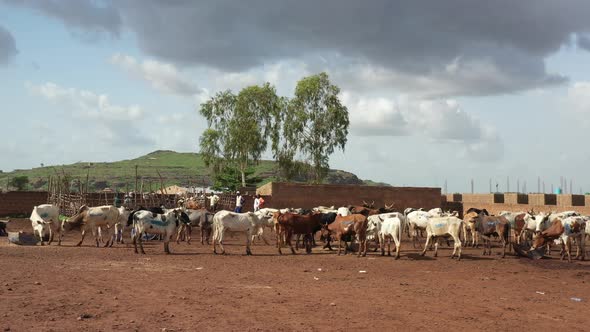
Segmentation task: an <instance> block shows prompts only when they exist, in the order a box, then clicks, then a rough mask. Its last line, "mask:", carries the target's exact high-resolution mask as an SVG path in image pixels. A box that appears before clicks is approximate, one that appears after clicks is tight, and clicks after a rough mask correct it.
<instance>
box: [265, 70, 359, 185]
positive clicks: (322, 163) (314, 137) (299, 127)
mask: <svg viewBox="0 0 590 332" xmlns="http://www.w3.org/2000/svg"><path fill="white" fill-rule="evenodd" d="M339 93H340V89H339V88H338V87H337V86H336V85H333V84H332V83H331V82H330V79H329V77H328V74H326V73H320V74H317V75H313V76H309V77H305V78H303V79H301V80H300V81H299V82H298V83H297V87H296V88H295V96H294V98H293V99H291V101H290V102H289V105H288V111H287V112H286V113H285V114H284V118H283V123H282V133H283V137H282V147H281V149H280V150H279V151H278V152H277V153H276V156H275V157H276V158H277V160H278V162H279V164H280V167H281V168H282V169H283V173H284V174H288V175H292V174H293V172H294V171H299V170H301V165H302V163H303V164H307V165H308V166H309V171H310V173H311V179H312V181H313V182H314V183H321V182H322V180H323V179H324V178H325V177H326V175H327V174H328V170H329V160H330V155H331V154H332V153H334V150H335V149H336V148H339V149H341V150H343V151H344V147H345V145H346V142H347V135H348V126H349V119H348V109H347V108H346V106H344V105H343V104H342V102H341V101H340V99H339V98H338V94H339ZM296 159H301V160H300V161H295V160H296Z"/></svg>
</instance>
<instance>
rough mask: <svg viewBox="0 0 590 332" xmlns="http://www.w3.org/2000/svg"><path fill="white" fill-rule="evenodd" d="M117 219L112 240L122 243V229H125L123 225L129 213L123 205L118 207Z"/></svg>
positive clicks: (125, 223)
mask: <svg viewBox="0 0 590 332" xmlns="http://www.w3.org/2000/svg"><path fill="white" fill-rule="evenodd" d="M118 210H119V220H118V221H117V223H116V224H115V234H114V235H113V236H114V240H115V241H116V242H117V243H124V242H123V231H124V230H125V226H126V225H127V220H128V219H129V215H130V214H131V211H130V210H127V209H126V208H125V207H124V206H121V207H120V208H119V209H118Z"/></svg>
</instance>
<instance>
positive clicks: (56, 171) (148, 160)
mask: <svg viewBox="0 0 590 332" xmlns="http://www.w3.org/2000/svg"><path fill="white" fill-rule="evenodd" d="M136 166H137V174H138V177H139V181H138V183H139V184H138V186H140V185H141V181H142V180H141V179H143V189H144V191H147V190H150V184H151V189H152V190H157V189H159V188H160V177H159V175H158V172H159V173H160V175H161V176H162V179H163V182H164V186H169V185H174V184H175V185H180V186H188V185H189V184H190V185H192V186H199V187H202V186H209V185H211V171H210V170H209V169H208V168H207V167H206V166H205V163H204V162H203V160H202V158H201V156H200V155H199V154H198V153H181V152H174V151H155V152H152V153H149V154H147V155H145V156H141V157H139V158H135V159H130V160H121V161H116V162H110V163H108V162H79V163H75V164H71V165H57V166H46V167H37V168H33V169H29V170H15V171H13V172H9V173H0V186H1V188H2V189H4V190H5V189H6V188H7V186H6V184H7V183H8V181H10V179H11V178H14V177H18V176H27V177H28V178H29V189H31V190H46V189H47V181H48V178H49V176H56V175H60V176H63V174H66V175H67V176H69V177H71V178H72V179H80V180H81V182H82V183H85V182H86V176H87V174H88V179H89V181H88V183H89V191H98V190H102V189H104V188H106V187H109V188H113V189H117V190H123V191H125V190H127V188H129V189H130V190H133V188H134V186H135V167H136ZM276 169H277V165H276V163H275V162H274V161H270V160H263V161H261V162H259V163H258V165H256V166H255V167H254V174H253V175H254V176H256V177H257V178H260V179H262V181H261V182H260V183H259V185H260V184H263V183H266V182H269V181H273V180H275V179H276V178H277V177H276V176H277V172H276ZM301 180H305V179H301ZM325 182H326V183H332V184H369V185H387V184H384V183H376V182H373V181H366V182H365V181H363V180H360V179H359V178H358V177H357V176H356V175H354V174H352V173H349V172H345V171H341V170H330V172H329V175H328V178H327V179H326V181H325ZM138 189H139V188H138Z"/></svg>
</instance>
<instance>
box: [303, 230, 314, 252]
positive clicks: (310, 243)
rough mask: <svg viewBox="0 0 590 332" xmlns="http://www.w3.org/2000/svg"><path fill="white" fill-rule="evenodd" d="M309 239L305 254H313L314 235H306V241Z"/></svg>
mask: <svg viewBox="0 0 590 332" xmlns="http://www.w3.org/2000/svg"><path fill="white" fill-rule="evenodd" d="M305 238H307V244H306V246H305V252H306V253H307V254H311V247H312V245H313V240H312V239H313V235H312V234H306V235H305V237H304V239H305Z"/></svg>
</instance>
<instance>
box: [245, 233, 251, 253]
mask: <svg viewBox="0 0 590 332" xmlns="http://www.w3.org/2000/svg"><path fill="white" fill-rule="evenodd" d="M251 243H252V234H250V233H248V236H247V237H246V255H247V256H252V251H251V250H250V244H251Z"/></svg>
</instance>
